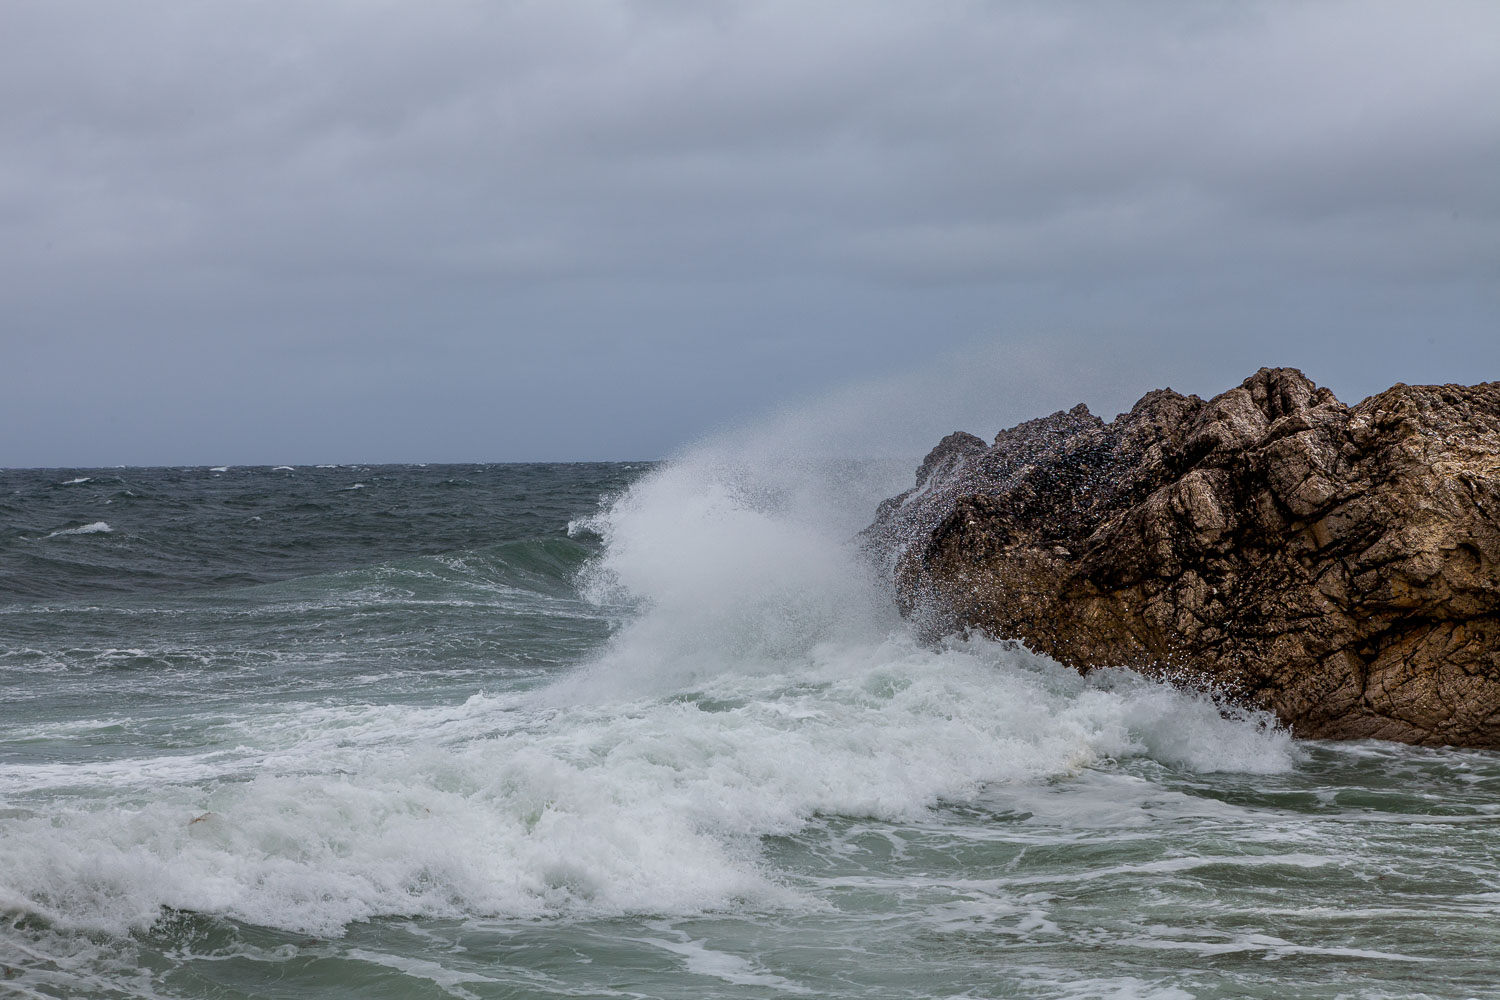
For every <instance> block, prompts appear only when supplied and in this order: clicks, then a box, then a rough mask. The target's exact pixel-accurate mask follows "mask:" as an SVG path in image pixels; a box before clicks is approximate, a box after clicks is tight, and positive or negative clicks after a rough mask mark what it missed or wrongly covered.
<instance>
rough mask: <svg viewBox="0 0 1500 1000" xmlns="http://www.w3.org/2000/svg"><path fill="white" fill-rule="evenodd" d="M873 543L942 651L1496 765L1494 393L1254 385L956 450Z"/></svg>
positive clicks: (1498, 582)
mask: <svg viewBox="0 0 1500 1000" xmlns="http://www.w3.org/2000/svg"><path fill="white" fill-rule="evenodd" d="M865 538H866V540H867V542H868V543H869V546H870V548H871V550H872V551H873V552H874V553H876V554H877V555H878V556H879V557H880V558H881V559H882V560H883V565H884V566H885V567H886V570H887V571H888V572H889V573H890V575H891V578H892V580H893V581H894V583H895V586H896V590H897V594H898V599H899V601H900V603H901V605H902V609H903V611H904V612H906V613H907V614H908V615H911V616H913V617H915V618H917V619H918V620H919V621H921V623H922V624H923V625H924V627H925V628H927V629H928V630H930V631H931V632H932V633H934V634H943V633H947V632H951V631H967V630H977V631H981V632H984V633H986V634H988V635H991V636H993V637H996V638H1001V639H1018V640H1021V641H1023V642H1025V643H1026V644H1027V645H1028V646H1030V647H1032V648H1033V649H1036V650H1039V651H1041V652H1044V653H1046V654H1048V655H1050V656H1053V657H1055V658H1057V659H1059V660H1061V661H1063V662H1064V663H1068V664H1071V665H1073V666H1076V667H1079V668H1081V669H1085V670H1087V669H1090V668H1093V667H1100V666H1129V667H1134V668H1136V669H1140V670H1144V671H1147V672H1154V673H1158V674H1161V675H1165V676H1167V677H1169V678H1171V679H1172V680H1174V681H1176V682H1179V683H1184V684H1190V685H1192V684H1196V685H1203V686H1205V687H1208V688H1211V689H1213V690H1215V691H1218V692H1222V693H1224V694H1225V695H1228V696H1229V697H1230V698H1232V699H1233V700H1235V701H1237V702H1239V703H1241V704H1246V705H1252V706H1255V707H1261V708H1266V709H1269V710H1271V711H1273V712H1274V713H1275V714H1276V715H1277V717H1278V718H1280V719H1281V720H1282V721H1283V722H1284V723H1286V724H1287V725H1289V726H1290V727H1291V729H1292V731H1293V732H1294V733H1295V734H1297V735H1299V736H1304V737H1320V738H1361V737H1374V738H1380V739H1390V740H1399V741H1402V742H1406V743H1418V744H1429V745H1441V744H1452V745H1459V746H1475V747H1492V748H1500V383H1487V384H1483V385H1475V386H1458V385H1443V386H1408V385H1397V386H1394V387H1393V388H1391V389H1388V390H1386V391H1385V392H1382V393H1380V394H1378V395H1375V396H1371V397H1370V398H1369V399H1366V400H1364V401H1363V402H1361V403H1359V404H1358V405H1356V406H1345V405H1344V404H1342V403H1340V402H1339V401H1338V400H1337V399H1336V398H1334V396H1333V394H1332V393H1331V392H1329V391H1328V390H1327V389H1323V388H1319V387H1317V386H1315V385H1314V384H1313V383H1312V382H1311V381H1309V380H1308V379H1307V378H1306V377H1305V376H1303V375H1302V373H1301V372H1298V371H1296V370H1295V369H1289V368H1275V369H1272V368H1265V369H1261V370H1260V371H1259V372H1257V373H1256V374H1255V375H1253V376H1251V377H1250V378H1249V379H1246V380H1245V382H1244V383H1243V384H1242V385H1240V386H1239V387H1237V388H1234V389H1231V390H1229V391H1228V392H1225V393H1222V394H1221V395H1218V396H1215V397H1214V398H1213V399H1210V400H1208V401H1204V400H1202V399H1199V398H1198V397H1196V396H1182V395H1179V394H1178V393H1175V392H1172V391H1171V390H1168V389H1164V390H1158V391H1155V392H1152V393H1149V394H1148V395H1146V396H1145V397H1144V398H1142V399H1141V400H1140V401H1139V402H1138V403H1136V405H1135V406H1134V407H1133V408H1132V409H1131V411H1130V412H1129V413H1125V414H1121V415H1120V416H1119V417H1117V418H1116V419H1115V420H1114V421H1113V422H1112V423H1105V422H1103V421H1102V420H1100V419H1099V418H1098V417H1095V416H1094V415H1092V414H1091V413H1089V411H1088V409H1087V408H1086V407H1084V406H1082V405H1080V406H1077V407H1075V408H1074V409H1072V410H1069V411H1067V412H1058V413H1054V414H1052V415H1051V416H1049V417H1043V418H1041V419H1038V420H1032V421H1028V422H1026V423H1023V424H1020V425H1019V426H1016V427H1013V428H1010V429H1009V430H1005V431H1001V432H1000V434H999V435H998V436H997V437H996V439H995V441H994V443H993V444H991V445H986V444H985V443H984V442H983V441H982V440H980V439H979V438H977V437H974V436H973V435H971V434H962V433H959V434H952V435H949V436H948V437H947V438H945V439H943V441H942V442H941V443H940V444H939V445H938V447H937V448H935V449H934V450H933V451H932V453H931V454H930V455H928V457H927V459H926V460H925V461H924V462H923V463H922V467H921V469H920V470H919V471H918V476H917V484H916V486H915V487H914V488H913V489H912V490H910V491H908V492H907V493H904V494H902V495H901V496H898V497H894V498H892V499H891V500H888V501H886V502H885V503H884V504H882V505H881V507H880V509H879V511H878V513H877V516H876V520H875V523H874V524H872V525H871V526H870V528H868V529H867V530H866V533H865Z"/></svg>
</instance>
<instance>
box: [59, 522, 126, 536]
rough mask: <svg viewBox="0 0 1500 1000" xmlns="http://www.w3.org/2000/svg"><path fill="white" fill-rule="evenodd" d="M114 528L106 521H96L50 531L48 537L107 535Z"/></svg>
mask: <svg viewBox="0 0 1500 1000" xmlns="http://www.w3.org/2000/svg"><path fill="white" fill-rule="evenodd" d="M114 530H115V529H113V528H111V527H110V526H109V524H108V523H107V522H105V521H95V522H93V523H92V524H85V525H83V526H82V527H79V528H60V529H59V530H57V531H53V532H50V533H48V535H47V537H48V538H56V537H57V536H59V535H107V534H109V533H110V532H112V531H114Z"/></svg>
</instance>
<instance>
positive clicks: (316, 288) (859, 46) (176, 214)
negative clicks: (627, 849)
mask: <svg viewBox="0 0 1500 1000" xmlns="http://www.w3.org/2000/svg"><path fill="white" fill-rule="evenodd" d="M1494 93H1500V12H1497V9H1496V8H1495V7H1494V6H1493V5H1492V4H1488V3H1482V2H1473V3H1465V2H1444V3H1436V4H1430V5H1410V4H1396V3H1382V2H1374V3H1370V2H1360V3H1354V2H1347V0H1346V2H1325V3H1312V4H1302V3H1290V2H1286V3H1248V4H1235V5H1198V4H1174V3H1145V4H1130V5H1123V4H1121V5H1095V4H1082V3H1078V4H1073V3H1063V4H1056V3H1047V4H1043V3H1014V4H1006V5H994V4H987V3H977V2H972V3H971V2H962V0H938V2H934V3H930V4H906V3H896V2H868V3H858V4H855V3H833V2H826V3H811V4H809V3H789V2H760V3H750V2H729V3H722V4H712V5H699V4H687V3H672V2H647V0H639V2H629V0H613V2H600V3H588V4H581V3H580V4H562V3H539V2H519V0H518V2H507V3H477V2H475V3H445V4H440V5H426V4H406V5H403V4H382V5H373V4H366V3H352V2H351V3H327V4H315V5H309V4H302V3H270V4H266V3H258V4H251V3H207V4H193V5H180V4H166V3H153V2H141V3H135V4H129V5H123V4H107V3H41V2H20V3H14V4H9V5H6V6H5V7H4V8H3V9H0V152H3V156H0V221H3V229H0V266H3V268H4V276H0V309H3V310H4V313H5V316H6V317H7V319H6V322H5V328H4V330H3V331H0V338H3V340H0V348H3V350H4V353H5V355H8V356H9V358H10V359H11V364H10V365H9V366H8V367H9V369H10V370H9V372H8V373H6V374H4V375H0V380H3V381H4V383H5V384H4V385H3V386H0V388H4V389H5V390H6V392H5V401H4V402H0V418H6V419H7V422H8V425H9V426H10V427H12V428H19V427H21V426H22V425H23V424H24V425H25V426H26V427H27V432H26V434H25V435H24V436H23V435H19V434H18V435H14V436H13V437H12V439H11V440H9V441H6V440H5V439H4V438H0V464H18V463H20V464H30V463H46V464H52V463H61V462H71V461H105V460H108V459H110V458H111V457H115V456H118V460H119V461H153V460H161V461H185V460H190V459H192V458H200V459H202V460H204V461H222V460H234V461H246V460H251V456H250V454H249V453H250V452H254V453H255V455H256V456H260V455H265V456H267V457H268V459H269V457H270V453H271V452H272V451H275V450H277V449H280V450H279V451H278V452H277V454H278V456H284V457H286V458H295V457H297V456H296V455H290V454H287V452H288V451H295V450H297V449H305V450H307V451H308V452H309V454H308V455H307V457H309V458H320V459H321V458H332V459H339V458H346V457H347V458H378V457H389V458H411V459H428V458H433V459H435V458H440V457H461V456H458V455H456V454H454V453H453V451H452V450H451V449H452V448H453V447H454V446H455V443H456V442H458V441H459V440H460V438H459V437H455V436H454V427H455V425H459V424H462V425H463V426H465V427H468V426H470V425H472V426H473V427H475V428H476V429H475V430H473V431H472V432H470V431H467V430H466V431H465V432H464V434H463V435H462V436H461V439H462V443H463V445H464V447H468V448H483V447H484V444H485V441H486V438H485V436H484V434H485V432H484V430H483V429H484V428H485V427H486V425H488V426H491V427H493V428H494V429H493V431H492V432H491V436H490V437H489V438H488V440H489V441H491V442H492V449H491V450H487V451H485V453H484V454H482V455H477V454H476V455H474V456H473V457H495V458H503V457H515V458H540V457H558V458H567V457H607V456H608V455H609V454H617V455H621V456H626V455H629V456H640V455H644V454H659V453H661V452H663V451H665V450H667V449H669V448H671V447H674V446H676V445H677V444H680V443H681V442H682V441H685V440H686V439H688V438H689V437H691V436H692V435H693V434H694V433H696V431H697V430H698V429H699V428H701V427H703V426H706V425H711V424H715V423H719V422H722V421H724V420H729V419H735V418H738V417H741V416H743V415H744V414H746V413H748V412H751V411H753V410H755V409H756V408H758V407H760V406H764V405H768V404H770V403H773V402H775V401H777V400H780V399H784V398H786V397H787V396H788V395H789V394H796V393H801V392H810V391H815V390H816V389H817V388H818V386H820V385H826V384H829V383H831V382H836V381H838V380H840V379H844V378H852V377H861V376H866V375H870V374H875V373H880V372H883V371H889V370H891V369H894V368H900V367H907V366H910V365H913V364H916V363H918V362H919V361H920V359H921V358H923V357H924V356H926V355H928V354H931V353H934V352H937V353H941V352H942V351H949V350H955V349H960V348H961V347H962V345H964V344H965V343H970V342H974V341H977V340H997V339H998V340H999V341H1002V342H1009V343H1012V344H1013V345H1014V348H1015V350H1017V351H1022V350H1033V349H1035V348H1034V346H1031V345H1034V344H1036V343H1037V340H1036V338H1037V337H1038V336H1041V335H1050V336H1051V337H1052V340H1051V341H1050V342H1051V343H1052V344H1053V345H1054V347H1055V349H1056V350H1057V351H1059V352H1063V355H1064V356H1065V358H1064V360H1063V361H1062V362H1060V363H1059V364H1057V365H1054V366H1051V367H1049V368H1048V369H1047V370H1048V371H1049V372H1052V373H1053V375H1049V376H1048V377H1053V376H1054V375H1055V377H1056V378H1058V379H1060V380H1064V381H1066V378H1067V376H1066V374H1065V373H1066V372H1067V371H1069V370H1075V371H1076V370H1079V369H1080V368H1081V367H1086V365H1087V363H1088V359H1090V358H1093V357H1096V356H1099V355H1101V354H1110V353H1111V352H1113V353H1112V356H1117V357H1118V359H1119V360H1118V365H1121V366H1124V367H1126V368H1129V369H1130V370H1131V371H1132V372H1135V373H1136V375H1137V376H1138V378H1139V380H1140V381H1143V382H1145V383H1147V384H1151V383H1154V382H1156V381H1161V380H1162V379H1164V378H1165V377H1167V375H1168V374H1171V373H1173V372H1183V373H1185V374H1186V376H1187V377H1189V378H1195V379H1199V380H1201V383H1200V384H1195V385H1188V386H1186V388H1202V389H1203V390H1205V391H1212V390H1214V389H1217V388H1221V387H1222V384H1223V383H1226V382H1227V381H1232V380H1234V379H1237V378H1238V377H1241V376H1242V375H1243V374H1245V372H1243V371H1241V370H1240V368H1242V367H1244V366H1245V365H1253V364H1259V363H1288V362H1290V363H1302V364H1305V365H1306V366H1308V367H1309V368H1310V369H1311V374H1313V375H1314V377H1317V378H1322V379H1323V380H1325V381H1329V382H1332V383H1334V385H1335V388H1336V389H1338V390H1339V391H1341V392H1344V393H1348V392H1350V391H1354V392H1364V391H1370V390H1371V389H1373V388H1378V387H1379V385H1378V383H1380V382H1382V381H1392V380H1395V379H1396V378H1404V379H1406V380H1408V381H1411V380H1418V379H1422V378H1427V377H1441V378H1449V377H1452V378H1459V377H1462V378H1466V379H1472V378H1476V377H1486V376H1487V377H1494V375H1495V371H1494V368H1495V366H1496V365H1497V364H1500V348H1497V347H1496V346H1495V343H1494V341H1495V340H1496V339H1497V338H1494V337H1492V336H1491V335H1490V332H1491V331H1492V330H1493V328H1494V319H1495V316H1496V310H1497V308H1500V293H1497V292H1496V289H1497V288H1500V271H1497V268H1500V263H1497V262H1500V183H1497V181H1496V180H1495V171H1494V169H1493V165H1494V163H1495V162H1497V161H1500V113H1497V112H1496V110H1495V108H1496V105H1495V103H1494V100H1493V98H1492V97H1491V96H1490V95H1492V94H1494ZM1408 335H1409V336H1408ZM1429 336H1430V337H1432V338H1433V339H1434V343H1433V344H1431V345H1428V344H1426V342H1425V338H1426V337H1429ZM1408 341H1410V343H1408ZM1376 342H1378V343H1379V344H1381V345H1382V347H1381V350H1380V351H1378V352H1372V351H1371V350H1370V349H1369V346H1368V345H1369V344H1371V343H1376ZM1067 357H1073V358H1076V359H1078V360H1077V363H1076V364H1069V363H1068V362H1067V361H1066V358H1067ZM1320 366H1321V367H1322V368H1323V369H1324V370H1319V367H1320ZM64 373H65V374H64ZM210 377H217V378H218V379H219V380H220V381H219V384H220V386H221V388H220V389H219V390H218V391H217V392H208V391H205V392H203V393H201V394H198V395H195V394H194V393H193V392H187V393H183V392H182V391H181V387H182V386H183V385H186V384H193V383H196V382H199V381H206V380H208V379H209V378H210ZM1174 377H1175V376H1174ZM174 380H175V381H174ZM1087 382H1088V379H1087V378H1084V377H1083V376H1079V377H1078V384H1079V386H1080V389H1079V391H1080V392H1084V391H1088V390H1087V388H1086V386H1085V383H1087ZM225 386H229V387H230V388H224V387H225ZM403 386H404V387H405V398H407V399H408V400H410V401H411V402H410V405H411V413H410V414H409V415H408V417H407V419H406V420H405V421H404V422H402V423H401V425H400V426H399V427H397V428H392V427H391V426H389V424H390V418H389V413H390V410H391V406H392V403H391V401H390V400H391V398H392V397H398V398H399V397H401V396H402V392H403V390H402V387H403ZM487 387H488V391H487ZM70 388H73V389H81V390H82V393H81V395H82V396H83V397H84V398H86V399H93V400H95V401H96V403H95V404H91V405H97V406H98V408H99V409H98V413H96V414H95V419H92V420H90V419H88V415H87V414H85V415H84V416H80V417H78V418H77V420H76V421H75V420H74V419H73V418H72V417H70V418H69V419H68V420H66V421H61V422H54V423H52V424H49V423H48V421H46V420H42V419H38V416H37V415H38V414H39V413H41V412H42V411H43V410H44V409H45V407H46V401H47V400H49V399H56V398H59V397H60V396H61V395H62V394H64V393H65V392H66V391H68V389H70ZM231 388H232V391H230V390H231ZM1061 388H1062V389H1064V390H1065V389H1066V385H1061ZM174 391H175V394H176V396H178V397H181V398H180V399H179V401H178V402H177V403H176V404H174V405H175V407H176V408H175V409H174V408H173V406H170V405H169V406H167V408H166V409H165V410H162V409H161V406H162V405H164V404H160V402H159V401H160V400H162V399H163V398H173V397H174ZM584 393H586V395H583V394H584ZM560 397H562V398H566V399H568V413H567V414H566V415H565V416H559V415H557V414H556V413H555V412H554V413H551V415H550V418H549V407H555V406H556V403H557V400H558V399H559V398H560ZM148 398H149V400H150V401H151V402H150V404H149V405H147V402H146V400H147V399H148ZM80 405H90V404H80ZM424 407H425V408H426V409H425V411H424V410H423V409H422V408H424ZM106 412H108V413H110V414H111V416H110V417H109V419H107V420H106V419H105V418H104V417H103V416H102V414H104V413H106ZM188 412H195V413H198V414H200V415H202V419H200V420H198V421H197V423H198V424H200V425H202V426H203V427H204V428H206V429H205V430H203V431H202V432H201V433H200V432H199V430H197V429H190V428H189V427H188V426H187V425H188V423H190V421H187V420H185V419H179V420H178V421H176V422H175V423H176V424H180V425H181V426H174V420H173V419H172V415H173V414H178V415H179V416H182V415H184V414H186V413H188ZM153 413H154V414H157V415H156V416H150V418H149V419H148V415H149V414H153ZM132 414H134V416H132ZM606 414H607V415H608V419H607V420H606V419H605V415H606ZM362 423H363V424H364V425H365V426H367V427H369V428H372V429H371V430H370V431H369V432H368V433H363V432H361V430H360V426H361V424H362ZM606 424H607V425H608V429H607V430H605V429H603V428H604V425H606ZM250 426H254V427H255V428H256V430H255V433H253V434H252V433H250V432H248V431H247V430H245V428H246V427H250ZM376 427H380V428H383V429H382V430H379V431H376V430H374V429H373V428H376ZM632 427H634V428H636V431H634V432H632V431H631V430H630V428H632ZM362 433H363V436H362ZM214 435H218V437H217V438H215V437H214ZM528 435H529V437H528ZM215 449H217V450H215ZM225 449H228V451H227V452H226V451H225ZM236 449H238V450H239V451H241V452H244V453H245V454H244V455H243V456H242V455H241V454H239V453H238V452H236ZM339 449H344V450H343V451H339V453H338V454H333V453H331V452H333V451H336V450H339ZM313 451H316V452H317V454H311V452H313ZM351 451H352V452H357V454H350V453H349V452H351ZM440 453H441V454H440ZM277 460H280V458H279V457H278V458H277Z"/></svg>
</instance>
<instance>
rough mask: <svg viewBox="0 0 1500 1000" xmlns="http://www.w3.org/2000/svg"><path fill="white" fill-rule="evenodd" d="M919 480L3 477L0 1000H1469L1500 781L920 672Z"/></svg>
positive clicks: (1197, 712)
mask: <svg viewBox="0 0 1500 1000" xmlns="http://www.w3.org/2000/svg"><path fill="white" fill-rule="evenodd" d="M770 464H771V465H777V463H770ZM910 469H911V465H910V464H907V465H904V466H903V467H902V469H901V470H900V471H899V475H896V474H895V473H891V474H890V475H887V474H886V473H885V472H880V471H879V470H876V472H871V470H869V469H862V468H861V469H856V468H853V467H852V466H851V467H845V468H839V467H837V466H828V467H826V468H822V469H819V470H814V472H815V474H814V473H808V472H807V470H802V472H803V473H807V474H806V475H802V477H801V479H798V478H797V477H794V476H791V475H789V473H788V470H787V469H785V468H781V467H779V466H778V467H776V468H774V469H755V468H747V467H746V466H745V465H744V464H743V463H739V464H737V463H735V462H733V461H724V460H722V456H718V457H715V456H699V457H697V458H693V457H686V458H683V459H681V460H678V461H675V462H672V463H666V464H659V465H644V464H594V465H474V466H470V465H461V466H460V465H447V466H437V465H433V466H372V467H362V466H341V467H306V466H297V467H292V468H287V467H281V468H269V467H264V466H262V467H244V468H238V467H218V468H171V469H108V470H105V469H70V470H56V469H50V470H0V996H17V997H69V998H74V997H98V998H118V997H213V998H235V997H247V998H248V997H255V998H261V997H277V998H303V997H306V998H336V997H361V998H369V997H390V998H425V997H431V998H445V997H460V998H477V997H570V998H593V997H599V998H605V997H608V998H648V997H649V998H669V997H670V998H685V1000H705V998H719V997H722V998H754V997H782V996H806V997H830V998H832V997H890V998H939V997H941V998H950V997H966V998H983V997H1037V998H1042V997H1048V998H1051V997H1057V998H1062V997H1068V998H1161V1000H1166V998H1207V997H1267V998H1288V997H1330V998H1331V997H1348V998H1355V997H1358V998H1412V997H1445V998H1447V997H1453V998H1462V997H1495V996H1500V987H1497V985H1496V984H1497V982H1500V754H1496V753H1492V752H1484V751H1465V750H1434V749H1415V748H1411V747H1404V746H1397V745H1392V744H1382V743H1373V742H1365V743H1324V742H1304V741H1297V740H1294V739H1293V738H1292V737H1291V736H1290V735H1288V734H1287V733H1285V732H1283V731H1280V730H1278V729H1276V728H1275V726H1274V725H1272V724H1271V722H1270V720H1269V719H1266V718H1264V717H1262V716H1258V715H1256V714H1254V713H1239V714H1237V715H1234V716H1232V717H1224V716H1222V715H1221V714H1220V712H1219V711H1218V710H1217V709H1216V708H1215V707H1214V706H1213V704H1211V703H1210V702H1209V701H1207V700H1206V699H1204V698H1201V697H1198V696H1195V695H1190V694H1185V693H1180V692H1176V691H1173V690H1171V689H1169V688H1165V687H1163V686H1161V685H1159V684H1156V683H1153V682H1150V681H1147V680H1144V679H1142V678H1139V677H1136V676H1134V675H1131V674H1129V673H1124V672H1117V671H1099V672H1096V673H1094V674H1092V675H1090V676H1089V677H1087V678H1084V677H1081V676H1079V675H1077V674H1076V673H1074V672H1072V671H1069V670H1066V669H1063V668H1061V667H1059V666H1058V665H1056V664H1054V663H1052V662H1050V661H1047V660H1045V659H1043V658H1040V657H1037V656H1034V655H1031V654H1029V653H1027V652H1025V651H1024V650H1021V649H1017V648H1014V647H1012V646H1008V645H1003V644H995V643H989V642H983V641H970V642H958V641H952V642H949V643H946V644H944V645H941V646H931V645H924V644H922V643H921V642H919V641H917V640H916V639H915V638H913V637H912V636H911V635H909V634H908V633H907V631H906V630H905V628H904V627H903V625H902V623H901V621H900V620H899V618H898V617H897V616H896V615H895V614H894V613H893V611H892V610H891V608H890V605H889V601H888V600H887V598H886V596H885V595H884V593H883V592H882V590H881V588H880V586H879V585H878V583H876V582H874V581H872V580H871V578H870V576H869V574H868V572H867V570H866V568H865V566H864V564H863V562H862V561H861V559H860V558H859V556H858V553H857V552H856V551H855V550H854V548H853V546H852V545H851V543H850V536H851V535H852V533H853V532H854V531H855V530H857V529H858V527H859V526H860V525H861V524H862V523H864V522H865V521H868V519H869V517H870V515H871V514H872V513H873V509H874V502H875V501H876V500H878V499H879V498H880V497H881V496H883V495H888V494H889V493H893V492H896V491H897V490H899V489H901V488H904V487H905V486H907V485H909V476H910ZM877 473H878V474H877ZM882 476H885V477H886V478H882ZM820 477H821V478H820ZM812 480H819V481H821V482H823V483H824V484H825V486H826V484H827V483H829V482H833V483H835V484H836V485H837V487H838V488H820V489H821V492H820V491H819V490H811V489H808V488H804V486H805V483H806V482H808V481H812ZM798 483H803V484H804V485H803V486H799V485H797V484H798Z"/></svg>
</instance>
